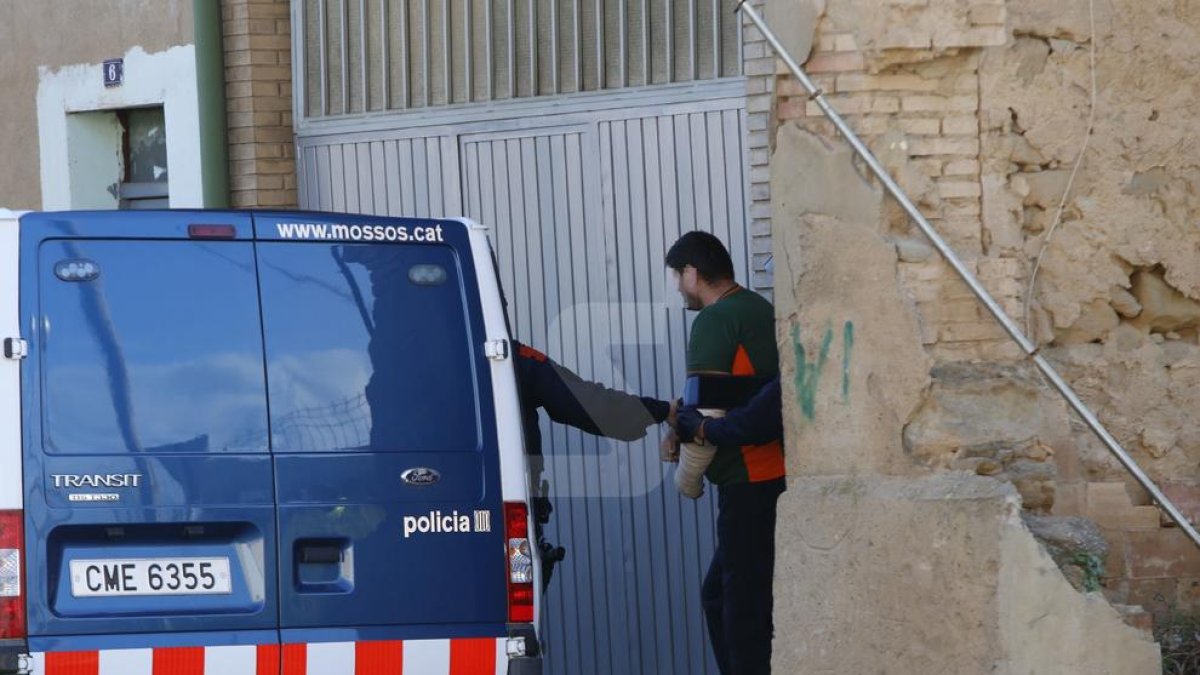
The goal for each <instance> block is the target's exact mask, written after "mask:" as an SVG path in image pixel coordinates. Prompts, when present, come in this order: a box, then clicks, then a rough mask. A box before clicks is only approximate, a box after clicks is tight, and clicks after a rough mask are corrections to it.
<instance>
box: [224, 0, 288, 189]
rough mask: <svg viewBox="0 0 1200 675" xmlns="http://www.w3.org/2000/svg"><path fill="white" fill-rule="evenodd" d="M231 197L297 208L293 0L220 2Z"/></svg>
mask: <svg viewBox="0 0 1200 675" xmlns="http://www.w3.org/2000/svg"><path fill="white" fill-rule="evenodd" d="M221 13H222V20H223V28H224V30H223V33H224V40H225V82H226V85H225V96H226V106H227V108H228V111H229V120H228V123H229V182H230V201H231V203H232V205H233V206H235V207H295V206H296V204H297V194H296V159H295V157H296V146H295V143H294V139H293V131H292V52H291V49H292V45H291V21H290V8H289V4H288V0H221Z"/></svg>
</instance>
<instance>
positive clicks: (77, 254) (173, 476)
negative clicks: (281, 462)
mask: <svg viewBox="0 0 1200 675" xmlns="http://www.w3.org/2000/svg"><path fill="white" fill-rule="evenodd" d="M197 222H200V223H203V224H204V227H201V228H195V227H194V225H195V224H196V223H197ZM190 226H193V227H191V229H190V230H189V227H190ZM210 237H216V238H210ZM20 255H21V275H22V276H21V291H20V311H21V317H22V324H23V330H26V331H28V333H27V334H26V336H25V337H26V338H27V339H28V343H29V347H30V354H29V358H28V359H27V360H26V362H25V367H23V368H22V403H23V411H22V414H23V420H22V425H23V453H24V483H25V490H26V500H25V525H26V561H27V566H28V576H27V580H28V587H29V588H28V612H29V614H28V624H29V626H28V627H29V635H30V646H31V650H32V651H34V652H40V651H69V650H72V649H88V648H90V649H95V648H96V645H97V644H102V645H105V647H104V648H114V647H116V646H118V645H120V644H122V643H121V641H120V640H119V639H117V638H116V637H115V636H129V635H132V634H149V633H171V634H174V635H177V636H178V635H180V634H182V633H187V632H194V633H201V632H202V633H203V634H204V635H205V636H206V637H205V642H198V641H197V642H193V643H192V644H243V645H248V644H268V643H276V642H277V641H278V634H277V630H276V629H277V625H278V611H277V589H276V577H277V573H276V566H275V550H276V537H275V531H276V527H275V498H274V493H273V481H272V469H273V467H272V465H271V459H270V453H269V445H268V427H267V406H266V382H265V376H264V360H263V349H262V338H261V331H260V321H259V304H258V287H257V276H256V270H255V264H256V263H255V258H254V243H253V241H252V223H251V220H250V218H249V216H246V215H238V214H220V213H203V214H201V213H197V212H169V213H150V214H130V213H118V212H105V213H70V214H53V213H47V214H31V215H27V216H25V217H24V218H23V219H22V226H21V252H20ZM82 636H91V637H90V638H88V639H86V640H85V639H84V638H83V637H82ZM97 636H99V639H98V638H97ZM104 636H110V637H104ZM180 639H182V638H180ZM194 639H196V640H199V639H198V638H194Z"/></svg>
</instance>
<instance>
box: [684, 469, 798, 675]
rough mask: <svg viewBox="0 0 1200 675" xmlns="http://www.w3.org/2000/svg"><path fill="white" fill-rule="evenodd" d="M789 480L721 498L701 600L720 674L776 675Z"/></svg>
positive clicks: (725, 492)
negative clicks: (780, 509)
mask: <svg viewBox="0 0 1200 675" xmlns="http://www.w3.org/2000/svg"><path fill="white" fill-rule="evenodd" d="M785 485H786V484H785V479H783V478H778V479H775V480H771V481H764V482H761V483H743V484H739V485H725V486H721V487H719V488H718V494H717V508H718V513H717V551H716V553H715V554H713V560H712V564H711V565H710V566H709V568H708V575H707V576H705V578H704V586H703V588H702V589H701V593H700V598H701V602H702V604H703V606H704V614H705V616H706V618H707V620H708V634H709V638H710V639H711V640H712V645H713V652H715V653H716V656H717V665H718V666H720V669H721V675H769V674H770V672H771V637H772V632H773V630H774V625H773V623H772V621H771V611H772V605H773V596H772V584H773V581H774V575H775V507H776V505H777V503H778V501H779V495H780V494H782V493H783V491H784V489H785Z"/></svg>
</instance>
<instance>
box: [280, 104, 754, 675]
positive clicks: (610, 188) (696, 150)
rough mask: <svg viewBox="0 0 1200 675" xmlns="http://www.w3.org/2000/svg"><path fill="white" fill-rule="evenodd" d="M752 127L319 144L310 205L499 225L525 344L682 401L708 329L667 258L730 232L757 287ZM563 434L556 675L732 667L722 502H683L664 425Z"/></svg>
mask: <svg viewBox="0 0 1200 675" xmlns="http://www.w3.org/2000/svg"><path fill="white" fill-rule="evenodd" d="M744 124H745V123H744V103H743V99H740V98H730V99H726V100H724V101H714V100H709V101H705V102H702V103H691V104H680V105H676V106H654V107H642V108H636V107H635V108H628V109H621V108H614V109H612V110H609V111H605V112H593V113H591V114H589V115H584V116H580V115H563V116H561V117H560V118H558V119H555V118H553V117H544V118H542V119H540V120H539V124H538V125H537V126H536V128H533V129H529V128H525V127H528V126H529V125H528V124H527V123H523V122H521V121H519V120H513V121H510V122H508V123H503V122H498V121H491V122H488V123H486V124H479V125H471V124H464V125H456V126H454V127H453V128H442V129H437V132H438V133H436V134H435V133H427V134H426V135H424V136H419V135H413V134H414V133H416V132H415V131H408V132H401V131H397V132H395V133H394V134H391V136H393V137H391V138H388V134H381V133H375V134H374V136H375V137H376V138H377V139H378V140H370V139H369V138H370V137H367V136H365V135H363V134H356V135H351V136H348V137H345V136H343V137H328V136H326V137H313V138H307V139H302V140H301V148H300V149H301V156H302V158H303V162H302V163H301V166H302V173H303V176H302V185H303V186H304V189H303V190H302V194H301V200H302V204H303V205H304V206H305V207H308V208H320V209H329V210H335V211H341V210H346V211H360V212H364V213H378V214H390V215H406V216H438V215H449V214H455V213H465V214H467V215H469V216H471V217H472V218H475V219H477V220H479V221H481V222H483V223H485V224H487V225H489V226H491V227H492V228H493V230H492V236H493V243H494V245H495V247H496V250H497V254H498V258H499V262H500V269H501V278H502V282H503V284H504V286H505V289H506V292H507V296H508V300H509V305H510V306H509V316H510V318H511V319H512V326H513V330H514V332H515V333H516V336H517V337H518V338H520V339H521V340H523V341H525V342H527V343H530V344H532V345H534V346H536V347H538V348H540V349H544V350H546V351H547V352H548V353H549V354H550V355H551V356H553V357H554V358H556V359H558V360H559V361H561V362H562V363H564V364H565V365H567V366H569V367H571V368H572V369H574V370H576V371H577V372H578V373H579V374H580V375H581V376H583V377H585V378H589V379H594V380H597V381H600V382H604V383H606V384H609V385H612V386H615V387H618V388H622V389H625V390H627V391H631V392H639V393H643V394H646V395H657V396H659V397H662V398H667V397H670V396H672V395H674V394H675V393H677V392H678V391H679V389H680V385H681V383H682V380H683V375H684V370H685V366H684V351H685V342H686V336H687V330H688V317H687V316H685V313H684V311H683V310H682V308H681V306H680V304H679V303H677V302H676V301H675V289H674V288H673V287H669V286H668V283H667V274H666V272H665V269H664V266H663V262H662V261H663V257H664V256H665V254H666V248H667V247H668V246H670V244H671V243H673V242H674V241H675V239H676V238H677V237H678V236H679V235H680V234H682V233H683V232H686V231H688V230H691V229H703V230H708V231H712V232H714V233H715V234H717V235H718V236H719V237H721V238H722V240H724V241H726V242H727V243H728V244H729V246H730V249H731V252H732V254H733V257H734V262H735V266H736V271H737V274H738V278H739V279H741V280H745V279H747V278H748V268H749V251H748V232H747V223H746V206H745V205H746V194H745V191H746V188H745V185H746V176H745V173H744V171H745V169H744V167H745V165H746V162H745V157H744V152H745V151H744V148H743V147H742V140H743V139H744V138H745V126H744ZM506 126H507V127H508V128H507V129H506V128H505V127H506ZM405 134H407V135H405ZM452 183H453V184H452ZM543 427H544V428H543V434H544V437H545V443H546V454H547V458H546V470H545V474H544V477H545V479H546V480H547V482H548V484H549V495H550V497H551V498H552V501H553V503H554V505H555V508H556V511H555V514H554V517H553V520H552V522H551V524H550V526H549V529H548V538H549V539H550V540H551V541H553V542H555V543H557V544H560V545H562V546H564V547H566V549H567V559H566V561H565V562H564V563H563V564H562V565H561V566H559V568H558V570H557V571H556V574H555V579H554V581H553V584H552V587H551V589H550V592H549V594H548V597H547V607H546V612H545V616H544V622H545V623H544V625H545V630H546V636H547V641H548V653H547V659H548V672H549V673H551V674H554V675H591V674H596V675H609V674H610V673H640V674H643V675H659V674H663V675H666V674H676V675H696V674H702V673H716V672H717V671H716V667H715V665H714V664H713V663H712V658H711V656H710V651H711V650H710V648H709V646H708V644H707V635H706V630H705V627H704V620H703V613H702V610H701V608H700V602H699V590H700V583H701V580H702V579H703V576H704V572H705V571H706V568H707V564H708V561H709V559H710V557H711V554H712V549H713V546H714V523H715V503H714V500H713V499H712V498H711V495H706V496H705V497H704V498H703V499H701V500H699V501H697V502H692V501H689V500H686V499H683V498H681V497H680V496H679V495H678V494H676V492H675V489H674V486H673V485H672V483H671V481H670V478H669V477H670V474H669V472H668V471H667V470H665V469H664V467H663V465H662V463H661V462H660V461H659V459H658V448H657V446H658V439H659V431H658V430H652V431H651V435H650V437H648V438H647V439H646V440H644V441H642V442H638V443H633V444H624V443H618V442H612V441H607V440H603V439H596V438H594V437H591V436H588V435H585V434H582V433H580V432H578V431H574V430H571V429H567V428H564V427H561V426H559V425H550V424H549V423H547V422H546V421H545V420H543Z"/></svg>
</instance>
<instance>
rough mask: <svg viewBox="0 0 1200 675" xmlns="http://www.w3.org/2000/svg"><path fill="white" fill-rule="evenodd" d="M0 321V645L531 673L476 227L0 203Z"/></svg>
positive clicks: (519, 508) (498, 369)
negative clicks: (15, 209)
mask: <svg viewBox="0 0 1200 675" xmlns="http://www.w3.org/2000/svg"><path fill="white" fill-rule="evenodd" d="M0 339H2V340H3V347H4V352H3V358H0V664H5V665H7V666H8V667H9V668H11V669H18V670H19V671H20V672H31V673H37V674H38V675H42V674H48V675H165V674H167V673H170V674H172V675H193V674H194V675H215V674H220V675H242V674H251V675H254V674H256V675H264V674H267V673H270V674H274V675H305V674H312V675H340V674H345V675H373V674H376V673H378V674H380V675H383V674H388V675H400V674H403V675H411V674H414V673H416V674H420V675H442V674H452V675H483V674H487V675H494V674H513V673H520V674H526V673H540V672H541V658H540V653H539V642H538V631H537V629H536V626H537V621H538V615H539V612H540V604H541V598H540V588H541V585H540V578H538V577H539V576H540V569H539V566H538V565H536V564H534V563H535V561H536V559H535V558H534V557H533V555H534V554H533V553H532V549H531V546H530V539H531V533H532V529H531V528H532V521H531V514H530V508H529V504H530V488H529V477H528V476H529V474H528V468H527V463H526V458H525V453H524V441H523V437H522V429H521V415H520V411H519V409H518V407H517V406H518V398H517V392H516V381H515V376H514V371H513V367H512V362H511V360H510V358H509V335H508V329H507V326H506V321H505V316H504V310H503V304H502V298H501V291H500V288H499V285H498V281H497V276H496V273H495V266H494V262H493V258H492V255H491V250H490V248H489V245H488V242H487V238H486V233H485V231H484V230H483V228H481V227H479V226H478V225H476V224H474V223H472V222H470V221H468V220H462V219H447V220H413V219H393V218H376V217H366V216H351V215H342V214H320V213H304V212H221V211H158V212H66V213H29V214H25V215H21V216H17V215H16V214H11V213H8V214H7V215H6V214H2V213H0ZM3 670H4V667H3V666H0V671H3Z"/></svg>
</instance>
